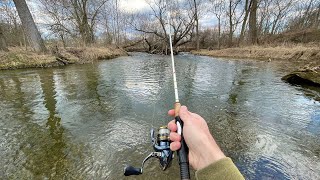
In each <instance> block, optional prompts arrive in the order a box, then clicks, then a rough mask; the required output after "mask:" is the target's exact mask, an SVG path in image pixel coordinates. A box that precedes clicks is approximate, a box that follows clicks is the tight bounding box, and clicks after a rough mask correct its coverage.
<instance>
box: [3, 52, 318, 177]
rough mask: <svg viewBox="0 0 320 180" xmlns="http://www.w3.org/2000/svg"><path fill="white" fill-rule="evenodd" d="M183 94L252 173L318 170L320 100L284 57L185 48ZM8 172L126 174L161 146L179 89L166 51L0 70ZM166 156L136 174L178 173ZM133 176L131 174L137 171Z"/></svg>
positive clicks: (271, 174)
mask: <svg viewBox="0 0 320 180" xmlns="http://www.w3.org/2000/svg"><path fill="white" fill-rule="evenodd" d="M176 65H177V67H178V68H177V78H178V86H179V93H180V100H181V102H182V103H183V104H185V105H187V106H188V107H189V109H190V110H191V111H194V112H197V113H199V114H200V115H202V116H203V117H204V118H205V119H206V120H207V121H208V125H209V127H210V131H211V132H212V133H213V134H214V136H215V138H216V139H217V141H218V143H219V144H220V145H221V147H222V148H223V150H224V151H225V153H226V154H227V155H229V156H230V157H232V158H233V160H234V161H235V163H236V164H237V166H238V167H239V168H240V170H241V171H242V172H243V173H244V175H245V176H246V178H247V179H319V178H320V174H319V172H318V171H317V169H320V160H319V153H320V150H319V149H320V146H319V144H320V140H319V133H318V132H319V130H320V124H319V109H320V108H319V107H320V104H319V103H318V102H317V101H314V100H313V99H310V98H308V97H307V96H305V92H304V91H301V88H300V87H293V86H290V85H288V84H285V83H283V82H282V81H281V80H280V77H281V76H282V75H283V73H284V72H283V68H281V66H279V64H273V63H266V62H253V61H241V62H240V61H233V60H229V61H228V60H219V59H213V58H209V57H199V56H193V55H190V54H184V55H180V56H177V57H176ZM0 88H1V89H0V90H1V94H0V100H1V103H0V114H1V116H0V157H1V159H2V161H1V162H0V165H1V166H2V167H3V168H1V169H0V179H10V178H11V179H21V178H22V177H23V178H28V179H37V178H39V179H50V178H52V179H64V178H65V179H124V177H123V175H122V168H123V166H124V164H126V163H129V164H133V165H139V164H140V163H141V160H142V159H143V158H144V157H145V155H147V154H148V153H149V152H150V151H152V147H151V145H150V138H149V131H150V128H152V127H159V126H161V125H164V124H166V123H167V122H168V121H169V120H171V118H170V117H168V116H167V114H166V112H167V110H168V109H170V108H172V105H173V102H174V94H173V90H172V89H173V87H172V76H171V65H170V59H169V57H167V56H160V55H147V54H139V53H138V54H133V56H130V57H121V58H117V59H115V60H110V61H103V62H100V63H96V64H87V65H82V66H76V65H75V66H68V67H65V68H57V69H43V70H19V71H3V72H0ZM178 171H179V167H178V164H177V161H176V160H175V161H174V162H173V165H172V167H171V168H170V169H168V170H167V171H165V172H162V171H161V170H160V168H159V166H158V162H157V161H150V162H148V164H146V171H145V172H144V175H142V176H137V177H134V179H150V177H153V178H154V179H179V174H178V173H177V172H178ZM129 179H131V178H129Z"/></svg>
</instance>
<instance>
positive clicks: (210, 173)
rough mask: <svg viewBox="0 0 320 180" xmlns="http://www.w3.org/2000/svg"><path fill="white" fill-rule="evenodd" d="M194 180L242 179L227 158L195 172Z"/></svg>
mask: <svg viewBox="0 0 320 180" xmlns="http://www.w3.org/2000/svg"><path fill="white" fill-rule="evenodd" d="M196 179H198V180H205V179H212V180H213V179H226V180H228V179H237V180H238V179H244V178H243V176H242V174H241V173H240V171H239V170H238V168H237V167H236V166H235V165H234V163H233V162H232V160H231V159H230V158H229V157H225V158H223V159H220V160H219V161H217V162H214V163H212V164H210V165H209V166H207V167H205V168H202V169H200V170H198V171H196Z"/></svg>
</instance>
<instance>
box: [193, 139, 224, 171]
mask: <svg viewBox="0 0 320 180" xmlns="http://www.w3.org/2000/svg"><path fill="white" fill-rule="evenodd" d="M204 147H205V148H203V149H204V150H205V151H203V152H202V153H201V154H200V156H201V159H202V162H203V163H201V165H200V166H199V167H198V170H199V169H202V168H205V167H207V166H209V165H210V164H213V163H215V162H217V161H219V160H221V159H223V158H225V157H226V156H225V155H224V153H223V152H222V151H221V149H220V148H219V146H218V145H217V144H216V142H215V141H214V139H213V138H209V139H208V141H207V143H206V145H205V146H204Z"/></svg>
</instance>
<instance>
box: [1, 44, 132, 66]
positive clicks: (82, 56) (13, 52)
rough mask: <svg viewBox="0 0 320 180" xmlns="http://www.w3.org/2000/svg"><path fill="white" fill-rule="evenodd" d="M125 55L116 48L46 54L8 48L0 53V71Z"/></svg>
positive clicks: (90, 48) (84, 49) (72, 50)
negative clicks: (7, 50)
mask: <svg viewBox="0 0 320 180" xmlns="http://www.w3.org/2000/svg"><path fill="white" fill-rule="evenodd" d="M126 55H127V52H126V51H124V50H123V49H120V48H116V47H98V48H97V47H87V48H66V49H52V50H51V53H48V54H37V53H35V52H32V51H26V50H22V49H20V48H10V49H9V52H4V51H0V62H1V63H0V70H6V69H22V68H46V67H56V66H64V65H67V64H85V63H92V62H94V61H97V60H103V59H112V58H116V57H119V56H126Z"/></svg>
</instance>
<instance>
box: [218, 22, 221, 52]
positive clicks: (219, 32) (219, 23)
mask: <svg viewBox="0 0 320 180" xmlns="http://www.w3.org/2000/svg"><path fill="white" fill-rule="evenodd" d="M220 37H221V18H220V17H219V18H218V49H220V46H221V45H220V44H221V43H220Z"/></svg>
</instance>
